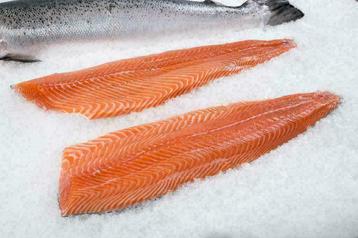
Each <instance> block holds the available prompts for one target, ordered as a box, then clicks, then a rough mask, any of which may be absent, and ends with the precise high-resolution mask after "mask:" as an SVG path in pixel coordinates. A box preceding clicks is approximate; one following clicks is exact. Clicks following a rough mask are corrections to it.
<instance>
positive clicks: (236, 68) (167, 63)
mask: <svg viewBox="0 0 358 238" xmlns="http://www.w3.org/2000/svg"><path fill="white" fill-rule="evenodd" d="M294 47H295V44H294V42H293V41H292V40H287V39H281V40H271V41H260V40H249V41H240V42H234V43H228V44H222V45H213V46H202V47H197V48H192V49H184V50H176V51H169V52H165V53H161V54H158V55H150V56H145V57H138V58H134V59H127V60H120V61H117V62H112V63H107V64H104V65H100V66H97V67H92V68H89V69H84V70H80V71H76V72H71V73H60V74H54V75H49V76H45V77H42V78H39V79H34V80H30V81H27V82H23V83H19V84H16V85H14V86H13V88H14V89H15V90H16V91H17V92H19V93H20V94H21V95H23V96H24V97H25V98H26V99H28V100H30V101H33V102H34V103H36V104H37V105H39V106H40V107H42V108H45V109H51V110H55V111H61V112H68V113H79V114H82V115H84V116H86V117H88V118H89V119H98V118H105V117H113V116H119V115H124V114H128V113H131V112H139V111H142V110H144V109H146V108H150V107H154V106H158V105H160V104H163V103H164V102H166V101H167V100H169V99H171V98H174V97H177V96H179V95H182V94H184V93H187V92H190V91H191V90H193V89H196V88H198V87H200V86H203V85H205V84H207V83H209V82H211V81H213V80H215V79H218V78H220V77H223V76H228V75H232V74H237V73H239V72H241V71H242V70H244V69H248V68H251V67H254V66H256V65H258V64H261V63H264V62H265V61H268V60H270V59H271V58H273V57H276V56H278V55H281V54H283V53H284V52H286V51H288V50H290V49H292V48H294Z"/></svg>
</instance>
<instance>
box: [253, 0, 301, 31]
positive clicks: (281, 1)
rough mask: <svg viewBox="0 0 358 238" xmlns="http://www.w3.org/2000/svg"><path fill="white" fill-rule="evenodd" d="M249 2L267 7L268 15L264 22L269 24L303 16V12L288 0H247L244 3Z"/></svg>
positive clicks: (276, 23)
mask: <svg viewBox="0 0 358 238" xmlns="http://www.w3.org/2000/svg"><path fill="white" fill-rule="evenodd" d="M251 2H255V3H256V4H259V5H261V6H266V7H268V9H269V11H270V17H269V18H268V21H267V23H266V24H267V25H270V26H275V25H279V24H282V23H285V22H290V21H295V20H298V19H300V18H302V17H303V16H304V13H303V12H302V11H301V10H299V9H298V8H296V7H294V6H293V5H291V4H290V3H289V1H288V0H249V1H247V2H246V3H247V4H249V3H251Z"/></svg>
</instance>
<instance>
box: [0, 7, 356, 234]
mask: <svg viewBox="0 0 358 238" xmlns="http://www.w3.org/2000/svg"><path fill="white" fill-rule="evenodd" d="M230 2H231V3H235V0H232V1H230ZM291 2H292V3H293V4H294V5H296V6H297V7H298V8H300V9H301V10H302V11H303V12H304V13H305V14H306V15H305V17H304V18H303V19H301V20H299V21H297V22H294V23H289V24H284V25H281V26H276V27H266V28H265V29H260V28H258V29H249V30H243V31H239V30H225V29H224V28H225V27H223V29H221V28H220V29H212V31H211V32H210V33H205V34H196V33H195V32H190V33H188V34H187V35H185V36H181V37H171V36H161V37H159V38H158V39H146V40H135V41H133V42H129V41H127V42H118V43H113V42H105V43H98V44H94V45H89V44H77V45H76V44H71V45H69V44H68V45H65V46H63V47H55V48H53V49H50V50H48V51H46V52H45V53H43V56H42V57H43V62H41V63H36V64H21V63H13V62H0V135H1V138H0V140H1V141H0V237H4V238H5V237H64V238H65V237H76V238H77V237H95V238H101V237H103V238H109V237H118V238H119V237H121V238H122V237H123V238H125V237H146V238H148V237H155V238H160V237H193V238H195V237H203V238H216V237H218V238H232V237H240V238H254V237H275V238H276V237H278V238H279V237H324V238H329V237H339V238H356V237H358V3H357V2H356V1H354V0H291ZM274 38H293V39H294V40H295V41H296V43H297V45H298V47H297V48H296V49H294V50H292V51H290V52H288V53H286V54H284V55H282V56H280V57H277V58H275V59H273V60H271V61H270V62H268V63H265V64H262V65H259V66H257V67H255V68H252V69H250V70H247V71H246V72H243V73H241V74H239V75H235V76H231V77H225V78H222V79H219V80H216V81H215V82H212V83H210V84H209V85H206V86H204V87H202V88H200V89H198V90H195V91H194V92H192V93H189V94H186V95H184V96H181V97H178V98H176V99H173V100H171V101H169V102H168V103H166V104H165V105H162V106H159V107H156V108H152V109H148V110H145V111H144V112H141V113H133V114H131V115H128V116H123V117H116V118H112V119H103V120H96V121H88V120H87V119H85V118H83V117H80V116H77V115H69V114H61V113H57V112H50V111H48V112H46V111H44V110H42V109H40V108H38V107H37V106H35V105H34V104H32V103H29V102H27V101H25V100H24V99H23V98H21V97H20V96H19V95H17V94H16V93H15V92H14V91H12V90H11V89H10V85H11V84H14V83H17V82H21V81H24V80H28V79H32V78H36V77H39V76H43V75H46V74H50V73H54V72H63V71H69V70H74V69H79V68H83V67H87V66H92V65H96V64H99V63H104V62H107V61H112V60H117V59H121V58H128V57H133V56H138V55H144V54H149V53H154V52H162V51H165V50H169V49H179V48H186V47H192V46H199V45H207V44H213V43H225V42H229V41H238V40H243V39H274ZM316 90H329V91H332V92H334V93H336V94H338V95H340V96H341V97H342V98H343V102H342V104H341V105H340V107H339V108H338V109H337V110H336V111H334V112H333V113H332V114H330V115H329V116H328V117H327V118H325V119H323V120H321V121H320V122H319V123H318V124H317V125H316V126H315V127H313V128H311V129H310V130H308V131H307V132H306V133H303V134H302V135H300V136H299V137H298V138H295V139H293V140H291V141H290V142H289V143H287V144H285V145H283V146H281V147H280V148H278V149H276V150H274V151H272V152H271V153H269V154H266V155H265V156H262V157H261V158H260V159H258V160H257V161H255V162H253V163H251V164H245V165H243V166H241V167H240V168H237V169H233V170H231V171H228V172H226V173H223V174H221V175H218V176H215V177H211V178H209V179H205V180H203V181H197V182H195V183H192V184H189V185H187V186H185V187H183V188H181V189H179V190H178V191H176V192H174V193H171V194H169V195H166V196H164V197H162V198H160V199H157V200H155V201H150V202H147V203H145V204H143V205H141V206H139V207H137V208H131V209H127V210H125V211H122V212H119V213H118V212H117V213H109V214H104V215H85V216H77V217H70V218H63V217H61V216H60V212H59V208H58V202H57V196H58V178H59V171H60V161H61V153H62V150H63V149H64V148H65V147H66V146H69V145H72V144H75V143H79V142H85V141H87V140H89V139H94V138H96V137H98V136H100V135H103V134H105V133H107V132H111V131H115V130H118V129H122V128H126V127H129V126H134V125H139V124H142V123H147V122H152V121H156V120H159V119H165V118H167V117H169V116H173V115H178V114H181V113H184V112H188V111H192V110H195V109H199V108H205V107H209V106H214V105H220V104H226V103H230V102H237V101H242V100H252V99H264V98H272V97H278V96H282V95H287V94H292V93H297V92H311V91H316Z"/></svg>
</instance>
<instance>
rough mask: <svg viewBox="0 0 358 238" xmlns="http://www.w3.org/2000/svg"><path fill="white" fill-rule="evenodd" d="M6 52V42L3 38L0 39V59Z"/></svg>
mask: <svg viewBox="0 0 358 238" xmlns="http://www.w3.org/2000/svg"><path fill="white" fill-rule="evenodd" d="M7 54H8V50H7V43H6V41H5V40H3V39H0V59H1V58H4V57H5V56H6V55H7Z"/></svg>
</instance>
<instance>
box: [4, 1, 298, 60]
mask: <svg viewBox="0 0 358 238" xmlns="http://www.w3.org/2000/svg"><path fill="white" fill-rule="evenodd" d="M242 3H243V1H238V5H239V4H240V5H241V4H242ZM301 17H303V13H302V12H301V11H300V10H298V9H297V8H295V7H294V6H292V5H290V4H289V2H288V1H287V0H249V1H247V2H245V3H244V4H242V5H241V6H238V7H230V6H224V5H222V4H219V3H215V2H213V1H210V0H206V1H204V2H192V1H185V0H26V1H24V0H17V1H9V2H4V3H0V59H4V60H19V61H36V60H38V59H39V58H38V55H39V52H40V51H41V50H43V49H44V48H46V47H48V46H51V45H54V44H61V43H65V42H74V41H80V42H83V41H93V40H96V41H97V40H108V39H120V40H121V39H128V38H129V39H132V38H134V37H135V38H137V37H145V38H150V37H157V36H161V35H167V34H173V33H175V32H179V31H186V30H189V31H193V32H196V33H198V32H199V31H201V30H203V29H222V28H223V27H228V26H231V27H232V28H234V29H241V28H252V27H258V26H260V25H263V24H266V25H278V24H282V23H284V22H289V21H293V20H296V19H299V18H301Z"/></svg>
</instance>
